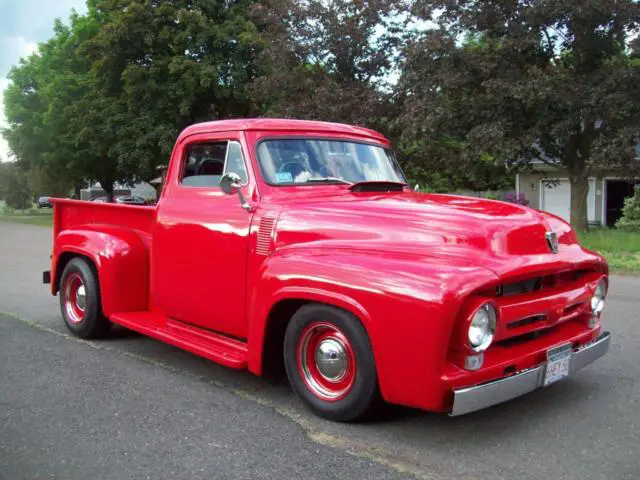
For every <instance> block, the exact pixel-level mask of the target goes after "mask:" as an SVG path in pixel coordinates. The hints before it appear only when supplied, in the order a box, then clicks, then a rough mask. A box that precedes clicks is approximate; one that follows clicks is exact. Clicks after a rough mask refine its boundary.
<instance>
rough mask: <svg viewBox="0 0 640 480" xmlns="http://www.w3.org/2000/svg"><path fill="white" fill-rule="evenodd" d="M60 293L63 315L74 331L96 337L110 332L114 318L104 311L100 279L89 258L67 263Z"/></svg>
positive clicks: (68, 325) (83, 335) (79, 335)
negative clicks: (106, 315) (105, 314)
mask: <svg viewBox="0 0 640 480" xmlns="http://www.w3.org/2000/svg"><path fill="white" fill-rule="evenodd" d="M59 296H60V310H61V311H62V318H63V319H64V323H65V324H66V325H67V328H68V329H69V330H71V332H72V333H73V334H74V335H76V336H78V337H81V338H97V337H102V336H104V335H106V334H107V333H108V332H109V329H110V328H111V322H110V321H109V320H108V319H107V318H105V317H104V315H103V314H102V303H101V300H100V286H99V284H98V279H97V276H96V273H95V272H94V270H93V268H92V266H91V265H90V264H89V262H88V261H87V260H85V259H84V258H80V257H76V258H73V259H71V260H70V261H69V263H67V265H66V267H65V268H64V271H63V272H62V277H61V278H60V293H59Z"/></svg>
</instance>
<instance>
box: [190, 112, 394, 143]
mask: <svg viewBox="0 0 640 480" xmlns="http://www.w3.org/2000/svg"><path fill="white" fill-rule="evenodd" d="M238 130H243V131H255V130H262V131H278V130H281V131H287V132H292V131H293V132H323V133H339V134H346V135H353V136H357V137H365V138H371V139H375V140H378V141H383V142H385V143H386V142H388V140H387V139H386V138H385V137H384V136H383V135H381V134H380V133H378V132H376V131H374V130H370V129H368V128H364V127H355V126H352V125H345V124H342V123H332V122H318V121H315V120H292V119H286V118H243V119H235V120H216V121H213V122H204V123H196V124H194V125H191V126H189V127H187V128H185V129H184V130H183V131H182V133H181V134H180V139H182V138H184V137H187V136H189V135H194V134H198V133H211V132H228V131H238Z"/></svg>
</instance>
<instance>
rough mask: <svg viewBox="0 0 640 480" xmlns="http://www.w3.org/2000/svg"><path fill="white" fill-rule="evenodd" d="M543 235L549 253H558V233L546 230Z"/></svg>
mask: <svg viewBox="0 0 640 480" xmlns="http://www.w3.org/2000/svg"><path fill="white" fill-rule="evenodd" d="M545 237H546V239H547V246H548V247H549V250H550V251H551V253H558V234H557V233H556V232H547V233H546V235H545Z"/></svg>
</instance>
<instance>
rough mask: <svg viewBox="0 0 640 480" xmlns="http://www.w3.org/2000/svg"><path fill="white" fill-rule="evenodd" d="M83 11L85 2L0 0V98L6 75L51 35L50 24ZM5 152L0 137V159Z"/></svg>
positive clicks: (1, 119)
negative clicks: (73, 10) (21, 58)
mask: <svg viewBox="0 0 640 480" xmlns="http://www.w3.org/2000/svg"><path fill="white" fill-rule="evenodd" d="M73 8H75V9H76V10H77V11H78V12H81V13H84V12H85V11H86V6H85V0H0V95H1V94H2V93H3V92H4V90H5V88H7V85H8V81H7V78H6V77H7V73H8V72H9V69H10V68H11V67H12V66H13V65H15V64H17V63H18V60H19V59H20V57H24V56H28V55H29V54H30V53H32V52H34V51H35V50H36V48H37V43H38V42H42V41H44V40H47V39H49V38H50V37H51V36H52V35H53V21H54V20H55V19H56V18H61V19H63V20H64V21H67V19H68V18H69V14H70V13H71V9H73ZM5 126H6V120H5V116H4V102H2V101H0V127H5ZM8 157H9V149H8V147H7V144H6V142H5V141H4V140H3V139H2V138H1V137H0V159H2V160H7V159H8Z"/></svg>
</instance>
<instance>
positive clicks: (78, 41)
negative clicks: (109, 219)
mask: <svg viewBox="0 0 640 480" xmlns="http://www.w3.org/2000/svg"><path fill="white" fill-rule="evenodd" d="M248 5H249V3H248V1H246V0H240V1H222V0H199V1H194V0H184V1H158V0H89V1H88V2H87V7H88V12H87V14H86V15H77V14H73V15H72V16H71V18H70V24H69V26H66V25H63V24H62V23H61V22H56V25H55V32H54V37H53V38H52V39H51V40H49V41H48V42H45V43H43V44H41V45H40V46H39V54H36V55H32V56H31V57H29V58H28V59H26V60H23V61H21V63H20V65H19V66H18V67H16V68H14V69H13V70H12V72H11V73H10V75H9V78H10V80H11V85H10V87H9V89H8V91H7V94H6V95H5V106H6V111H7V117H8V120H9V129H8V130H7V132H5V136H6V138H7V140H8V142H9V144H10V146H11V148H12V150H13V152H14V154H15V155H16V157H17V158H18V161H19V162H20V163H22V164H24V166H25V169H30V168H32V167H38V168H42V169H44V171H45V172H47V175H49V173H50V174H51V175H52V176H55V175H66V176H67V177H68V178H71V179H72V180H73V181H74V182H79V181H84V180H86V181H99V182H100V184H101V186H102V188H103V189H104V190H105V192H106V193H107V197H108V198H110V199H111V197H112V195H113V188H114V184H115V183H116V182H121V183H129V184H131V183H134V182H135V181H136V180H138V179H148V178H151V177H153V176H155V173H156V172H155V170H154V167H155V166H156V165H158V164H159V163H165V162H166V159H167V158H168V156H169V155H170V153H171V150H172V147H173V144H174V142H175V138H176V136H177V134H178V132H179V131H180V130H181V129H182V128H184V127H185V126H186V125H188V124H190V123H194V122H196V121H202V120H213V119H216V118H226V117H232V116H246V115H249V114H250V113H251V111H252V110H251V108H252V107H251V102H250V100H249V98H248V95H247V93H246V91H245V86H246V84H247V83H249V82H250V81H251V80H252V79H253V77H254V75H255V69H254V67H253V62H254V57H255V56H256V54H257V51H258V50H259V48H260V45H261V43H260V42H261V40H260V37H259V35H258V32H257V29H256V27H255V25H254V24H253V23H252V22H251V21H250V20H249V19H248Z"/></svg>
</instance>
